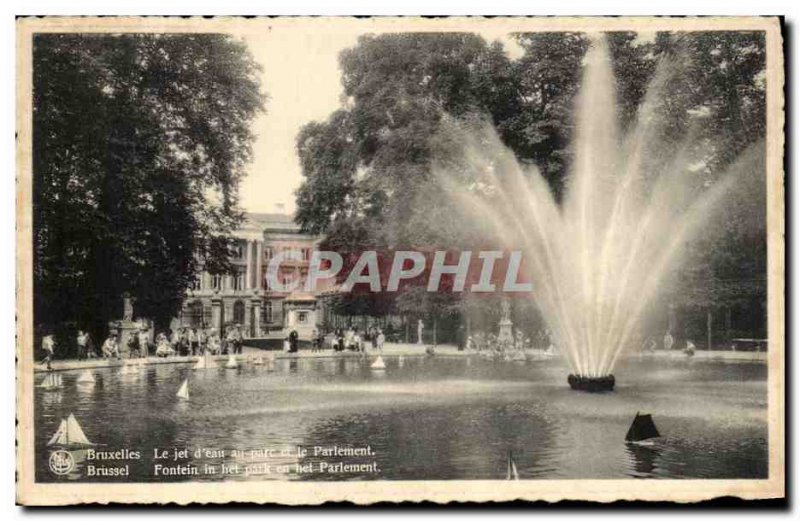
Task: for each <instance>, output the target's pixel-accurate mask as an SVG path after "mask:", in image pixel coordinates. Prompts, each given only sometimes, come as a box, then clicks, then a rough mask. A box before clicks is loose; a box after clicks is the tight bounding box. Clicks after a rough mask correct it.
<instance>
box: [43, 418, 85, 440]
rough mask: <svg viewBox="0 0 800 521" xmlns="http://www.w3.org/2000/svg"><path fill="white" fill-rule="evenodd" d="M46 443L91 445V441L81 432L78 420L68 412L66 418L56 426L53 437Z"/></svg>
mask: <svg viewBox="0 0 800 521" xmlns="http://www.w3.org/2000/svg"><path fill="white" fill-rule="evenodd" d="M47 444H48V445H93V443H92V442H90V441H89V439H88V438H87V437H86V435H85V434H84V433H83V429H81V426H80V424H79V423H78V420H76V419H75V415H73V414H70V415H69V416H68V417H67V419H66V420H61V424H60V425H59V426H58V430H57V431H56V433H55V434H53V437H52V438H50V441H48V442H47Z"/></svg>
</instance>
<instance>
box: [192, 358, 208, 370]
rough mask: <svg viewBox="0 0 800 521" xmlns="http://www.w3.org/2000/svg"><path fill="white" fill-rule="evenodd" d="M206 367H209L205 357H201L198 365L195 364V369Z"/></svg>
mask: <svg viewBox="0 0 800 521" xmlns="http://www.w3.org/2000/svg"><path fill="white" fill-rule="evenodd" d="M206 367H207V366H206V357H204V356H201V357H200V358H199V359H198V360H197V363H196V364H194V368H195V369H206Z"/></svg>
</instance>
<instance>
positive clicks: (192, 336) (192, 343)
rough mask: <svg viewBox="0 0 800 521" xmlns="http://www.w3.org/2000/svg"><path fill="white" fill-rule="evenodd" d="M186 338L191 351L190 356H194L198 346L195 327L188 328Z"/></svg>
mask: <svg viewBox="0 0 800 521" xmlns="http://www.w3.org/2000/svg"><path fill="white" fill-rule="evenodd" d="M187 338H188V340H189V349H190V350H191V352H192V356H195V355H196V354H197V347H198V344H197V328H194V327H193V328H191V329H190V330H189V334H188V335H187Z"/></svg>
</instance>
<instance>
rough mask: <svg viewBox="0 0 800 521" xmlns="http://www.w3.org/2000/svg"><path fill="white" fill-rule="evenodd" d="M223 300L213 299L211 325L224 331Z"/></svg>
mask: <svg viewBox="0 0 800 521" xmlns="http://www.w3.org/2000/svg"><path fill="white" fill-rule="evenodd" d="M222 320H223V316H222V301H221V300H220V299H213V300H212V301H211V327H213V328H216V330H217V331H218V332H219V331H222Z"/></svg>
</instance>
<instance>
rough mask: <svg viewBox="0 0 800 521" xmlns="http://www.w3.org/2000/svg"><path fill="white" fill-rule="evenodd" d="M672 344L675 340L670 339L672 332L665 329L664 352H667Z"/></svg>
mask: <svg viewBox="0 0 800 521" xmlns="http://www.w3.org/2000/svg"><path fill="white" fill-rule="evenodd" d="M674 344H675V339H674V338H673V337H672V332H671V331H670V330H669V329H667V333H666V334H665V335H664V350H666V351H669V350H670V349H672V346H673V345H674Z"/></svg>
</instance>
